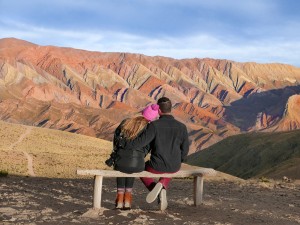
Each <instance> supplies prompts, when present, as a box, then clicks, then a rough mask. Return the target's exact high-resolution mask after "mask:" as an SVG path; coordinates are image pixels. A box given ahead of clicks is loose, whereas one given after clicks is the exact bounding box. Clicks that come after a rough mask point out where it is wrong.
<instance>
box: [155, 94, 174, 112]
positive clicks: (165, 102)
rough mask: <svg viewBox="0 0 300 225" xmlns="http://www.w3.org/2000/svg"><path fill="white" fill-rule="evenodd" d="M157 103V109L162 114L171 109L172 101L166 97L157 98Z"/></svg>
mask: <svg viewBox="0 0 300 225" xmlns="http://www.w3.org/2000/svg"><path fill="white" fill-rule="evenodd" d="M157 104H158V105H159V111H160V112H161V113H162V114H165V113H170V112H171V110H172V103H171V100H170V99H168V98H167V97H162V98H160V99H158V100H157Z"/></svg>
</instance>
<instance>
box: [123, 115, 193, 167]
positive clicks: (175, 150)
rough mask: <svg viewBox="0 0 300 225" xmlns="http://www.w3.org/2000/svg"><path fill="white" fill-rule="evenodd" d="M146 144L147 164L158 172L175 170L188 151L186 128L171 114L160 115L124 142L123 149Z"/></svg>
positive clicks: (135, 147) (136, 147)
mask: <svg viewBox="0 0 300 225" xmlns="http://www.w3.org/2000/svg"><path fill="white" fill-rule="evenodd" d="M148 144H150V149H151V158H150V161H149V165H150V166H151V167H152V168H153V169H155V170H157V171H160V172H165V173H168V172H169V173H173V172H176V171H178V170H179V169H180V165H181V162H183V161H184V160H185V157H186V156H187V154H188V151H189V140H188V133H187V128H186V126H185V125H184V124H183V123H180V122H179V121H177V120H175V119H174V117H173V116H172V115H162V116H160V118H159V119H158V120H156V121H153V122H151V123H150V124H149V125H148V127H147V128H146V130H145V131H144V132H143V133H142V134H141V135H139V136H138V137H137V138H136V139H134V140H133V141H128V142H126V144H125V150H130V149H138V148H141V147H143V146H146V145H148Z"/></svg>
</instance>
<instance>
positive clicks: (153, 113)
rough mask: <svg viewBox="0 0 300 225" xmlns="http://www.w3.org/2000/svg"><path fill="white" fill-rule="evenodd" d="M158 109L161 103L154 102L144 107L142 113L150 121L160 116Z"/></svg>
mask: <svg viewBox="0 0 300 225" xmlns="http://www.w3.org/2000/svg"><path fill="white" fill-rule="evenodd" d="M158 109H159V105H157V104H152V105H149V106H147V107H146V108H144V109H143V111H142V114H143V116H144V117H145V119H147V120H149V121H153V120H155V119H156V118H157V117H158Z"/></svg>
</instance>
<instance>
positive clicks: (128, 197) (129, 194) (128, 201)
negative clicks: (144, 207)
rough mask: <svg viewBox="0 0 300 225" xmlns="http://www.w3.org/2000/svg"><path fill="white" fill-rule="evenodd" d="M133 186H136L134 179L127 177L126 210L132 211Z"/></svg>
mask: <svg viewBox="0 0 300 225" xmlns="http://www.w3.org/2000/svg"><path fill="white" fill-rule="evenodd" d="M133 184H134V177H126V179H125V196H124V197H125V199H124V209H131V204H132V188H133Z"/></svg>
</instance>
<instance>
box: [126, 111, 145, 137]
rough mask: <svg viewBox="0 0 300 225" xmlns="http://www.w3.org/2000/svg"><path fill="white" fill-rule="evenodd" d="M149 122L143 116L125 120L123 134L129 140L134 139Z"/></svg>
mask: <svg viewBox="0 0 300 225" xmlns="http://www.w3.org/2000/svg"><path fill="white" fill-rule="evenodd" d="M147 124H148V120H146V119H145V118H144V117H143V116H138V117H134V118H130V119H127V120H125V122H124V123H123V125H122V127H121V132H122V133H123V135H124V137H125V138H127V139H131V140H132V139H134V138H136V137H137V136H138V134H139V133H140V132H141V131H142V130H143V129H144V128H145V127H146V126H147Z"/></svg>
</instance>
